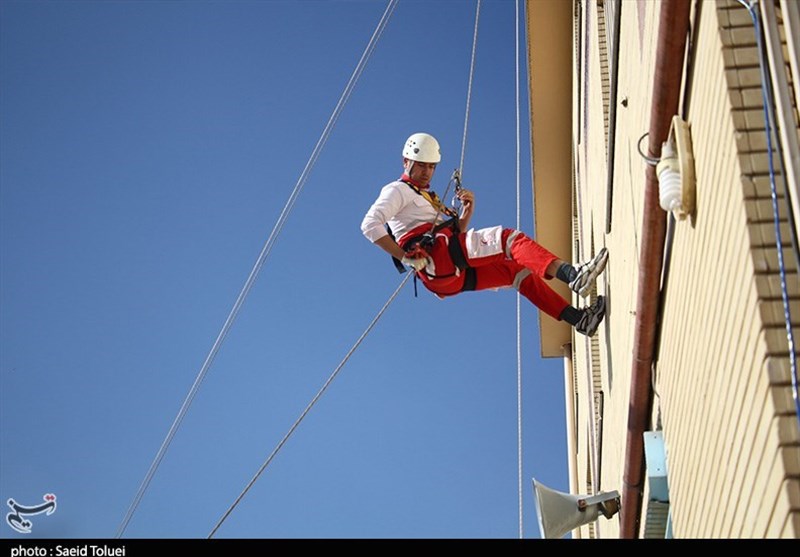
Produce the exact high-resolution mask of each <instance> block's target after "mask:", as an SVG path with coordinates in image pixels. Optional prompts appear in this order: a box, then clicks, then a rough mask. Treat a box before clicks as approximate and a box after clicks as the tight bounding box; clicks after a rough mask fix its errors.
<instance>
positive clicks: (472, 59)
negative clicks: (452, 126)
mask: <svg viewBox="0 0 800 557" xmlns="http://www.w3.org/2000/svg"><path fill="white" fill-rule="evenodd" d="M480 13H481V0H478V3H477V5H476V6H475V27H474V29H473V31H472V55H471V56H470V61H469V82H468V83H467V108H466V113H465V114H464V133H463V134H462V136H461V159H460V160H459V163H458V170H459V173H460V174H461V176H463V175H464V153H465V151H466V149H467V124H468V123H469V105H470V102H471V98H472V76H473V75H474V73H475V50H476V49H477V46H478V20H479V19H480Z"/></svg>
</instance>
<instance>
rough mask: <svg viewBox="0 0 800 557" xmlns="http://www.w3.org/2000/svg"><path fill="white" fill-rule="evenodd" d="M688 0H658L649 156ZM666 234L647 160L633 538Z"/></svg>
mask: <svg viewBox="0 0 800 557" xmlns="http://www.w3.org/2000/svg"><path fill="white" fill-rule="evenodd" d="M690 8H691V5H690V0H663V1H662V3H661V13H660V16H659V27H658V45H657V54H656V67H655V73H654V83H653V100H652V104H651V108H650V130H649V136H648V138H649V143H648V156H649V157H653V158H655V159H658V158H659V157H660V156H661V144H662V143H663V142H664V141H665V140H666V139H667V136H668V134H669V128H670V124H671V120H672V116H674V115H675V114H677V112H678V103H679V99H680V88H681V77H682V75H683V66H684V64H683V62H684V54H685V50H686V37H687V34H688V31H689V13H690ZM665 234H666V214H665V212H664V210H663V209H661V207H660V206H659V203H658V177H657V176H656V169H655V167H654V166H653V165H650V164H648V165H647V172H646V175H645V202H644V216H643V222H642V244H641V254H640V259H639V260H640V264H639V288H638V293H639V294H638V299H637V302H636V324H635V330H634V353H633V370H632V372H631V391H630V405H629V408H630V410H629V411H628V436H627V443H626V449H625V471H624V475H623V485H622V501H621V509H620V538H637V537H638V535H639V519H640V515H641V508H642V488H643V479H644V478H643V476H644V439H643V434H644V432H645V430H646V427H648V424H649V423H650V411H651V408H650V406H651V394H652V393H651V386H650V368H651V367H652V363H653V354H654V348H655V336H656V335H655V333H656V321H657V318H658V305H659V283H660V281H661V265H662V259H663V252H664V238H665Z"/></svg>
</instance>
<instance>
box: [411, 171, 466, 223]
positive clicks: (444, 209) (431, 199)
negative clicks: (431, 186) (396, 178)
mask: <svg viewBox="0 0 800 557" xmlns="http://www.w3.org/2000/svg"><path fill="white" fill-rule="evenodd" d="M400 181H401V182H403V183H404V184H405V185H407V186H408V187H409V188H411V189H412V190H414V192H416V193H417V195H421V196H422V197H424V198H425V199H426V200H427V202H428V203H430V204H431V205H433V208H434V209H436V210H437V211H439V212H440V213H442V214H445V215H447V216H448V217H450V218H457V217H458V213H456V212H455V211H454V210H453V209H451V208H450V207H448V206H447V205H445V204H444V203H442V200H441V199H439V196H438V195H436V192H435V191H431V190H423V189H420V188H418V187H417V186H415V185H414V184H412V183H411V182H409V181H408V180H400ZM445 193H447V192H445Z"/></svg>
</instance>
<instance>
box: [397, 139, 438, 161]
mask: <svg viewBox="0 0 800 557" xmlns="http://www.w3.org/2000/svg"><path fill="white" fill-rule="evenodd" d="M403 158H405V159H409V160H412V161H418V162H432V163H438V162H439V161H441V160H442V155H441V153H440V152H439V142H438V141H436V138H435V137H433V136H432V135H429V134H427V133H415V134H414V135H412V136H411V137H409V138H408V139H407V140H406V144H405V147H403Z"/></svg>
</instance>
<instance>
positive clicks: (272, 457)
mask: <svg viewBox="0 0 800 557" xmlns="http://www.w3.org/2000/svg"><path fill="white" fill-rule="evenodd" d="M413 274H414V273H408V274H406V276H405V277H404V278H403V280H402V281H401V282H400V286H398V287H397V289H396V290H395V291H394V293H393V294H392V295H391V296H390V297H389V299H388V300H387V301H386V303H385V304H384V305H383V307H382V308H381V310H380V311H379V312H378V314H377V315H376V316H375V318H374V319H373V320H372V322H371V323H370V324H369V326H368V327H367V328H366V330H365V331H364V332H363V333H362V334H361V336H360V337H358V340H357V341H356V343H355V344H354V345H353V347H352V348H351V349H350V350H349V351H348V352H347V354H346V355H345V357H344V359H342V361H341V362H340V363H339V365H338V366H336V369H334V370H333V373H331V375H330V377H328V380H327V381H325V384H324V385H323V386H322V388H321V389H320V390H319V392H318V393H317V394H316V395H315V396H314V398H313V399H312V400H311V402H310V403H309V404H308V406H306V409H305V410H303V413H302V414H300V417H299V418H297V421H295V422H294V424H293V425H292V427H290V428H289V431H287V432H286V435H284V436H283V439H281V441H280V443H278V445H277V446H276V447H275V449H273V451H272V453H270V455H269V457H267V459H266V460H265V461H264V464H262V465H261V468H259V469H258V472H256V474H255V476H253V479H251V480H250V482H249V483H248V484H247V486H246V487H245V488H244V490H243V491H242V492H241V494H239V496H238V497H237V498H236V500H235V501H234V502H233V504H232V505H231V506H230V507H229V508H228V510H227V511H226V512H225V514H224V515H223V516H222V518H220V520H219V522H217V525H216V526H214V529H213V530H211V533H210V534H209V535H208V537H209V538H212V537H213V536H214V534H215V533H216V532H217V530H219V527H220V526H222V523H223V522H225V520H226V519H227V518H228V516H230V514H231V513H232V512H233V510H234V509H235V508H236V506H237V505H238V504H239V502H240V501H241V500H242V499H243V498H244V496H245V495H246V494H247V492H248V491H249V490H250V488H251V487H253V485H254V484H255V483H256V481H257V480H258V478H259V476H261V474H262V472H264V470H265V469H266V468H267V466H269V463H270V462H272V460H273V459H274V458H275V455H277V454H278V451H280V450H281V448H282V447H283V445H284V444H286V441H287V440H288V439H289V436H291V435H292V433H294V430H295V429H297V426H299V425H300V422H301V421H303V418H305V417H306V415H307V414H308V413H309V412H310V411H311V408H312V407H313V406H314V405H315V404H316V403H317V401H318V400H319V399H320V397H321V396H322V394H323V393H324V392H325V391H326V390H327V388H328V387H329V386H330V384H331V383H332V382H333V380H334V379H335V378H336V376H337V375H338V374H339V371H341V369H342V367H344V364H345V363H346V362H347V360H348V359H350V356H352V354H353V352H355V350H356V348H358V346H359V345H360V344H361V342H362V341H363V340H364V338H366V336H367V334H368V333H369V332H370V331H371V330H372V328H373V327H374V326H375V324H376V323H377V322H378V320H379V319H380V318H381V316H382V315H383V314H384V312H385V311H386V309H387V308H388V307H389V305H390V304H391V303H392V302H393V301H394V299H395V298H396V297H397V295H398V294H399V293H400V290H401V289H402V288H403V286H405V284H406V282H408V279H409V277H411V276H412V275H413Z"/></svg>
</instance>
